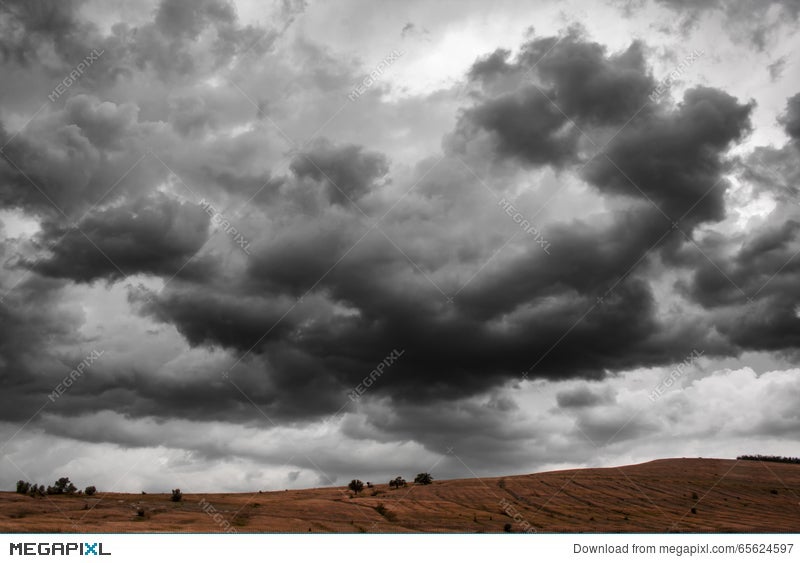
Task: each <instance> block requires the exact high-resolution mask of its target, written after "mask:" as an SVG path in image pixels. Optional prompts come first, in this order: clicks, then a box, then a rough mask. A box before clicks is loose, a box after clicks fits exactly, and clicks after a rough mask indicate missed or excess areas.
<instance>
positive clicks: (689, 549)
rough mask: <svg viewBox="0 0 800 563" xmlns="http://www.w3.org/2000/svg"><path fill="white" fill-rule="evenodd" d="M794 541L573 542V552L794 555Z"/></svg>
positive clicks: (589, 553)
mask: <svg viewBox="0 0 800 563" xmlns="http://www.w3.org/2000/svg"><path fill="white" fill-rule="evenodd" d="M793 548H794V544H793V543H784V542H772V543H759V542H741V541H739V542H730V543H728V542H692V543H689V542H687V543H685V544H677V545H676V544H674V543H672V542H670V543H669V544H666V543H664V544H659V543H645V542H642V543H636V542H631V543H624V544H622V543H621V544H616V543H614V544H611V543H599V544H598V543H573V544H572V554H573V555H674V556H676V557H693V556H696V555H759V556H768V555H791V553H792V550H793Z"/></svg>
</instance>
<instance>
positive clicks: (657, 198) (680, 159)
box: [584, 87, 753, 228]
mask: <svg viewBox="0 0 800 563" xmlns="http://www.w3.org/2000/svg"><path fill="white" fill-rule="evenodd" d="M752 109H753V106H752V104H740V103H739V102H738V101H737V100H736V99H735V98H734V97H732V96H730V95H728V94H726V93H724V92H721V91H719V90H716V89H713V88H704V87H697V88H693V89H690V90H688V91H687V92H686V93H685V94H684V98H683V101H682V103H681V104H679V106H678V108H677V109H676V110H674V111H670V112H668V113H663V114H662V113H654V114H651V115H648V116H645V117H643V118H641V119H636V120H633V122H632V123H631V124H630V125H628V127H626V128H625V130H624V131H622V132H621V133H620V134H619V135H617V136H616V137H615V138H614V139H613V140H612V141H611V143H610V145H609V146H607V147H606V148H605V149H604V154H603V155H602V156H600V157H597V158H596V159H594V160H593V162H591V163H590V164H589V165H588V166H587V167H586V169H585V172H584V176H585V177H586V179H587V180H589V181H590V182H591V183H592V184H594V185H596V186H597V187H598V188H600V189H601V190H604V191H608V192H610V193H617V194H624V195H627V196H630V197H634V198H637V199H638V198H645V199H646V200H649V201H651V202H652V203H654V204H655V205H656V206H657V207H658V208H660V209H661V211H662V212H663V213H664V214H665V215H666V216H667V218H668V220H669V219H671V220H673V221H679V220H682V221H685V222H686V223H688V224H689V228H691V227H692V226H693V225H694V224H696V223H698V222H703V221H709V220H721V219H722V218H723V217H724V215H725V210H724V202H723V196H724V193H725V189H726V185H725V183H724V181H723V180H722V178H721V173H722V172H723V162H722V154H723V153H724V151H725V150H726V148H728V147H729V146H730V145H731V144H732V143H733V142H734V141H737V140H740V139H741V138H742V137H743V136H744V135H745V134H746V133H747V132H748V131H749V128H750V113H751V111H752Z"/></svg>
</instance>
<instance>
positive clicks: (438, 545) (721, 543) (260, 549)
mask: <svg viewBox="0 0 800 563" xmlns="http://www.w3.org/2000/svg"><path fill="white" fill-rule="evenodd" d="M0 540H1V541H2V543H3V545H2V553H3V555H2V557H0V561H13V560H16V559H24V560H36V559H43V560H46V561H68V560H74V559H75V558H76V557H81V558H84V560H85V558H86V557H98V558H102V559H100V561H102V562H106V561H108V562H111V561H113V562H115V563H116V562H119V563H125V562H130V563H142V561H146V562H147V563H156V562H160V561H165V562H170V563H173V562H175V561H198V562H203V561H209V562H211V561H213V562H214V563H218V562H220V561H232V560H243V561H256V560H257V561H279V562H281V563H282V562H284V561H291V562H303V561H313V562H318V561H324V562H325V563H328V562H330V563H338V562H342V563H345V562H346V563H375V562H376V561H380V563H408V562H409V561H410V560H411V561H414V562H417V561H419V562H424V561H443V562H444V563H447V561H456V560H457V561H458V563H472V562H474V563H486V562H487V561H497V560H505V558H506V557H508V558H510V559H508V560H512V561H513V560H516V559H518V558H523V559H524V560H525V561H548V562H550V561H555V562H560V561H574V562H588V561H614V562H619V561H622V562H624V561H634V560H636V561H647V562H651V561H652V562H660V561H673V562H675V561H682V560H691V561H718V562H722V561H724V562H725V563H734V562H738V561H742V562H745V561H747V562H754V561H775V562H783V561H797V560H798V559H800V545H798V544H800V534H795V533H792V534H668V535H659V534H430V535H428V534H242V533H240V534H0ZM234 558H235V559H234Z"/></svg>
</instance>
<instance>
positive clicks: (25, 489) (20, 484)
mask: <svg viewBox="0 0 800 563" xmlns="http://www.w3.org/2000/svg"><path fill="white" fill-rule="evenodd" d="M30 490H31V484H30V483H28V482H27V481H22V480H20V481H17V492H18V493H19V494H21V495H27V494H28V493H29V492H30Z"/></svg>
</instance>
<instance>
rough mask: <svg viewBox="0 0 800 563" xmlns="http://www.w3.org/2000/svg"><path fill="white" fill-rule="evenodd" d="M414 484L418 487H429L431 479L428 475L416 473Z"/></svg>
mask: <svg viewBox="0 0 800 563" xmlns="http://www.w3.org/2000/svg"><path fill="white" fill-rule="evenodd" d="M414 482H415V483H417V484H419V485H430V484H431V483H433V477H432V476H431V474H430V473H418V474H417V476H416V477H414Z"/></svg>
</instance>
